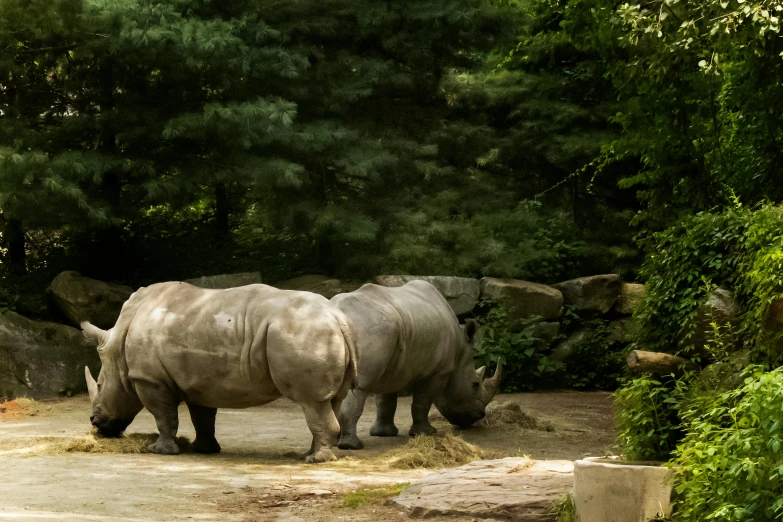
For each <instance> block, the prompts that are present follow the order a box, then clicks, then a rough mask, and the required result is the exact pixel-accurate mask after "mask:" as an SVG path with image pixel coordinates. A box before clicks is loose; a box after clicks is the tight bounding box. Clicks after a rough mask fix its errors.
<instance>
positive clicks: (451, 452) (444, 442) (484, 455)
mask: <svg viewBox="0 0 783 522" xmlns="http://www.w3.org/2000/svg"><path fill="white" fill-rule="evenodd" d="M384 457H385V459H386V461H387V464H388V466H389V467H390V468H396V469H416V468H453V467H456V466H462V465H463V464H467V463H469V462H473V461H474V460H482V459H491V458H497V457H498V455H496V454H495V453H494V452H490V451H486V450H483V449H481V448H480V447H478V446H476V445H475V444H471V443H470V442H467V441H465V440H464V439H463V438H462V437H461V436H454V435H451V434H445V435H433V436H423V435H419V436H416V437H414V438H412V439H410V440H409V441H408V443H407V444H406V445H405V446H401V447H399V448H396V449H394V450H391V451H390V452H388V453H386V454H385V455H384Z"/></svg>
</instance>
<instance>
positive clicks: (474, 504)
mask: <svg viewBox="0 0 783 522" xmlns="http://www.w3.org/2000/svg"><path fill="white" fill-rule="evenodd" d="M572 481H573V463H572V462H571V461H567V460H547V461H534V460H530V459H528V458H526V457H521V458H520V457H509V458H505V459H497V460H477V461H474V462H471V463H470V464H466V465H464V466H460V467H458V468H452V469H445V470H441V471H437V472H435V473H432V474H430V475H427V476H425V477H424V478H423V479H421V480H420V481H418V482H415V483H413V484H411V485H410V486H408V487H407V488H405V489H404V490H403V491H402V493H401V494H400V495H399V496H398V497H396V498H395V499H394V501H395V502H396V503H397V504H399V505H401V506H403V507H405V508H408V509H409V510H410V516H411V517H412V518H413V517H421V518H427V517H432V516H436V515H458V516H459V515H462V516H468V517H477V518H493V519H495V518H497V519H502V520H525V521H533V522H543V521H552V520H554V517H553V515H552V513H551V509H552V503H553V502H555V501H556V500H558V499H559V498H560V497H561V496H562V495H563V493H564V492H566V491H567V490H568V489H569V488H570V487H571V485H572Z"/></svg>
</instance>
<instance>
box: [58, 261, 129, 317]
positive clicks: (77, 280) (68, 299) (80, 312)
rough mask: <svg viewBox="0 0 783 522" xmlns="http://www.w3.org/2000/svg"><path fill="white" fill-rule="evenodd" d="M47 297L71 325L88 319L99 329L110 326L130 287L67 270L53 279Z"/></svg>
mask: <svg viewBox="0 0 783 522" xmlns="http://www.w3.org/2000/svg"><path fill="white" fill-rule="evenodd" d="M47 293H48V294H49V297H50V300H51V301H52V302H53V303H54V304H55V306H56V307H57V309H58V310H59V311H60V312H61V313H62V315H63V316H65V318H66V319H67V320H68V322H70V323H71V324H73V325H77V326H78V325H79V323H80V322H82V321H90V322H91V323H92V324H94V325H96V326H98V327H100V328H104V329H106V328H111V327H112V326H114V323H115V322H116V321H117V317H119V315H120V310H122V305H123V303H125V301H127V300H128V298H129V297H130V296H131V294H132V293H133V288H131V287H129V286H124V285H115V284H112V283H105V282H103V281H98V280H97V279H91V278H89V277H84V276H83V275H81V274H80V273H79V272H74V271H73V270H69V271H66V272H62V273H60V274H58V275H57V277H55V278H54V281H52V284H51V285H50V286H49V288H48V289H47Z"/></svg>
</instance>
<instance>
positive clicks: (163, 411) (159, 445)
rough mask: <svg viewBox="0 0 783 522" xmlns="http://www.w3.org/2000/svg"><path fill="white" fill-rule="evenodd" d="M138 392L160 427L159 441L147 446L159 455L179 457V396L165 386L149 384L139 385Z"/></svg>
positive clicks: (137, 385)
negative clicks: (177, 439)
mask: <svg viewBox="0 0 783 522" xmlns="http://www.w3.org/2000/svg"><path fill="white" fill-rule="evenodd" d="M136 392H137V393H138V395H139V399H140V400H141V403H142V404H143V405H144V407H145V408H147V410H149V412H150V413H151V414H152V416H153V417H155V424H157V425H158V440H156V441H155V443H154V444H150V445H149V446H147V449H148V450H149V451H150V452H152V453H157V454H159V455H177V454H178V453H179V446H177V442H176V437H177V430H178V429H179V416H178V415H177V406H179V403H180V401H179V398H178V396H177V394H176V393H174V392H173V391H171V390H169V389H168V388H165V387H163V386H157V385H153V384H149V383H137V384H136Z"/></svg>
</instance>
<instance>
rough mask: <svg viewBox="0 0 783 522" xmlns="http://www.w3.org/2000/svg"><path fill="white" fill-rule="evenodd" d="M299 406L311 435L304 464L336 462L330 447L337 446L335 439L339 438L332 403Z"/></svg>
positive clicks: (337, 424)
mask: <svg viewBox="0 0 783 522" xmlns="http://www.w3.org/2000/svg"><path fill="white" fill-rule="evenodd" d="M301 406H302V410H303V411H304V414H305V419H306V420H307V426H308V427H309V428H310V432H311V433H312V434H313V443H312V446H311V447H310V452H309V454H308V455H307V457H305V462H306V463H307V464H312V463H315V462H329V461H332V460H337V457H336V456H335V455H334V452H332V446H334V445H335V444H337V438H338V437H339V436H340V423H338V422H337V417H335V415H334V409H333V406H332V402H331V401H324V402H316V403H305V404H302V405H301Z"/></svg>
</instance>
